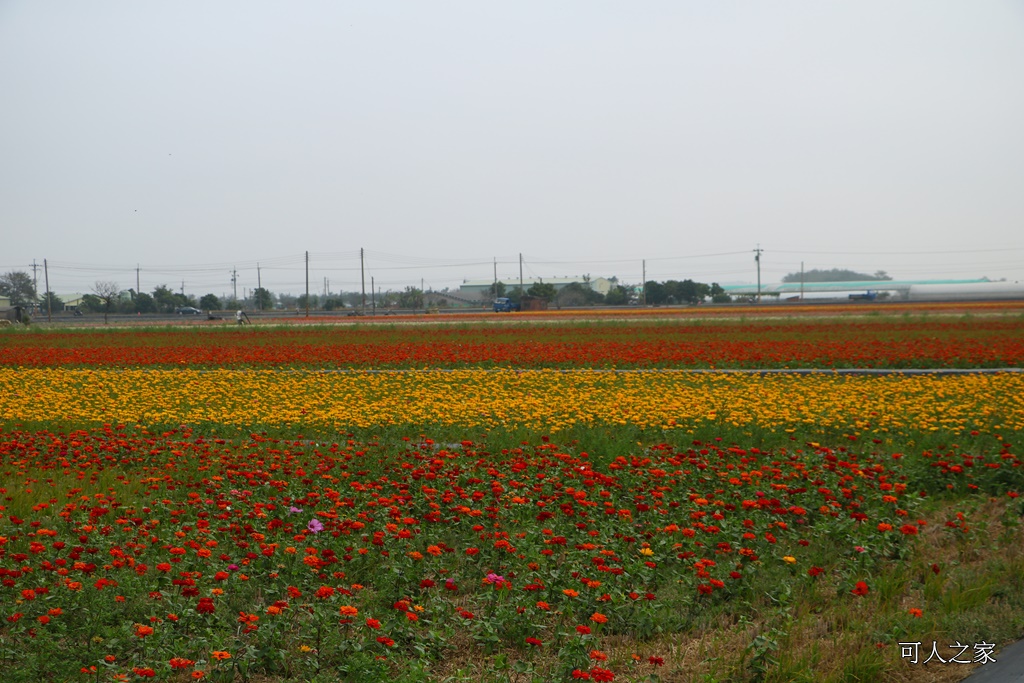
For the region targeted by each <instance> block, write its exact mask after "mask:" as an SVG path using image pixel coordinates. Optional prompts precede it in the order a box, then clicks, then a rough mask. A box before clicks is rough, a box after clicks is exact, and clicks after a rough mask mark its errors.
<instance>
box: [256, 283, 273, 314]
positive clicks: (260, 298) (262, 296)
mask: <svg viewBox="0 0 1024 683" xmlns="http://www.w3.org/2000/svg"><path fill="white" fill-rule="evenodd" d="M252 301H253V305H254V306H255V307H256V308H258V309H259V310H261V311H266V310H269V309H271V308H273V307H274V295H273V294H271V293H270V290H268V289H266V288H265V287H257V288H256V289H254V290H252Z"/></svg>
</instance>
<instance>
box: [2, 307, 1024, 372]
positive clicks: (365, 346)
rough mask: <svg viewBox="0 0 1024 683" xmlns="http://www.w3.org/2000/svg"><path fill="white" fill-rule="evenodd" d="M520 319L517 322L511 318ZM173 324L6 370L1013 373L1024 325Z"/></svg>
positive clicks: (94, 336) (22, 345)
mask: <svg viewBox="0 0 1024 683" xmlns="http://www.w3.org/2000/svg"><path fill="white" fill-rule="evenodd" d="M516 320H519V319H518V318H517V319H516ZM526 320H528V321H529V322H525V323H522V324H508V323H506V324H500V323H494V324H473V325H467V324H463V325H454V324H453V325H402V324H377V325H355V326H352V325H350V326H319V327H313V328H310V327H302V326H292V327H287V328H281V327H274V328H259V327H255V328H243V329H238V328H228V329H225V328H223V327H214V328H203V327H198V328H196V327H194V326H189V327H178V328H173V327H170V328H163V329H144V330H134V331H133V333H132V334H124V333H123V332H119V331H90V332H88V333H84V332H82V331H74V332H66V333H63V334H61V333H51V334H26V335H18V336H14V337H12V338H11V339H7V340H5V344H4V356H3V358H2V359H0V365H3V366H12V367H62V366H74V367H111V366H113V367H146V366H171V367H182V366H185V367H224V366H230V367H238V366H244V367H271V368H276V367H281V366H288V367H311V368H318V369H319V368H378V369H383V368H410V367H412V368H437V367H444V368H456V367H465V366H473V367H516V368H524V369H525V368H552V367H565V368H683V367H694V368H709V367H718V368H775V367H792V368H796V367H822V368H832V367H836V368H843V367H856V368H901V367H911V368H921V367H927V368H931V367H934V368H942V367H1016V366H1019V365H1021V363H1022V362H1024V318H1021V317H1019V316H1014V317H1009V316H987V317H977V318H967V319H965V318H963V317H958V318H953V319H947V318H935V317H932V318H929V317H927V316H921V317H919V318H907V319H904V318H893V317H878V318H852V319H851V318H828V319H827V320H824V321H823V320H821V319H813V318H812V319H798V320H791V321H781V322H780V321H778V320H756V319H755V320H750V321H744V320H733V321H721V320H712V321H707V320H703V319H699V318H696V319H692V318H691V319H676V320H667V321H666V320H658V321H649V320H639V321H630V322H629V323H628V324H627V323H624V322H622V321H619V322H615V321H605V322H594V321H578V320H566V321H559V320H558V319H557V318H553V317H548V318H540V319H532V320H531V319H526Z"/></svg>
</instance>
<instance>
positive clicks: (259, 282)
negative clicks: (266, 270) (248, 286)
mask: <svg viewBox="0 0 1024 683" xmlns="http://www.w3.org/2000/svg"><path fill="white" fill-rule="evenodd" d="M256 289H257V292H256V300H257V302H258V304H259V307H260V310H261V311H262V310H263V280H262V279H261V278H260V264H259V263H257V264H256Z"/></svg>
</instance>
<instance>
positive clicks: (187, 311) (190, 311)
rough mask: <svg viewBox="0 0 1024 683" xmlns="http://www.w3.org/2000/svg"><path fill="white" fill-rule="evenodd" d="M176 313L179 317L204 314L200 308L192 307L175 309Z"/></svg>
mask: <svg viewBox="0 0 1024 683" xmlns="http://www.w3.org/2000/svg"><path fill="white" fill-rule="evenodd" d="M174 312H175V313H177V314H178V315H202V314H203V312H202V311H200V310H199V309H198V308H193V307H192V306H179V307H178V308H176V309H174Z"/></svg>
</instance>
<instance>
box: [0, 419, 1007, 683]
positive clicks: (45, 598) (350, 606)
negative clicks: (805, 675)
mask: <svg viewBox="0 0 1024 683" xmlns="http://www.w3.org/2000/svg"><path fill="white" fill-rule="evenodd" d="M727 443H728V440H727V439H725V440H712V441H710V442H696V443H692V444H689V445H687V446H675V445H671V444H668V443H655V444H651V445H649V446H646V447H636V448H634V449H633V450H631V451H630V452H613V453H610V452H589V453H588V452H582V451H580V450H579V449H578V448H576V447H574V446H572V445H571V444H557V443H555V442H554V441H552V440H549V439H548V438H547V437H543V438H540V439H537V440H536V441H535V442H533V443H530V444H519V445H512V444H509V443H495V444H491V443H488V442H486V441H474V440H471V439H464V440H462V441H460V442H454V443H445V444H442V443H435V442H434V441H432V440H430V439H427V438H424V437H409V438H408V439H405V440H396V441H394V442H389V443H380V442H360V441H356V440H354V439H351V438H347V439H346V438H343V439H340V440H338V441H337V442H310V441H309V440H276V439H270V438H266V437H261V436H259V435H251V436H249V437H246V438H242V439H238V440H228V439H223V438H215V437H210V436H201V435H198V434H194V433H191V432H189V431H188V430H185V431H178V430H171V431H169V432H166V433H150V432H148V431H147V430H145V429H142V428H126V427H124V426H107V427H106V428H104V429H97V430H93V431H75V432H71V433H62V432H22V431H2V432H0V471H2V473H3V476H4V481H5V482H7V485H6V488H5V489H3V490H0V494H2V495H3V496H4V509H3V514H2V515H0V577H2V581H0V601H2V605H3V609H4V610H5V612H4V613H3V615H2V616H3V618H4V619H5V621H4V622H2V623H3V624H4V626H3V628H2V629H0V643H3V644H6V646H7V649H5V650H4V659H5V666H6V667H7V670H8V671H15V672H22V680H33V679H34V680H42V679H43V678H59V679H68V678H70V677H72V676H73V675H74V674H75V673H78V672H79V671H84V672H85V673H86V674H90V673H91V672H92V671H96V672H97V674H107V675H111V676H115V677H116V676H117V675H126V674H130V673H132V674H135V675H137V676H139V677H147V676H159V677H160V678H167V677H170V676H173V675H175V673H176V672H183V674H185V673H187V674H189V675H192V676H193V678H201V677H206V676H210V677H213V678H215V679H216V677H223V678H224V679H225V680H228V679H229V677H233V676H234V675H235V674H236V673H238V674H241V675H242V676H243V677H244V676H248V675H253V674H257V673H258V674H261V675H266V676H296V677H300V678H305V677H311V676H314V675H316V673H317V672H319V671H322V670H326V669H328V668H329V669H331V670H334V671H341V672H346V671H347V672H349V673H350V674H353V675H357V676H362V677H363V678H362V679H363V680H372V679H374V677H378V678H381V679H383V678H385V677H386V676H387V673H388V670H389V667H390V666H391V664H390V661H392V660H393V659H396V658H397V659H398V660H406V659H408V658H419V659H421V660H423V661H430V660H434V659H437V658H440V657H442V656H445V655H446V654H450V648H451V644H452V643H456V642H469V643H475V644H476V645H477V646H479V647H482V648H485V649H487V648H513V649H515V650H518V651H520V652H521V655H522V657H523V658H524V659H528V658H529V657H530V656H531V655H530V652H531V651H534V650H546V651H548V652H549V653H551V654H553V655H555V656H554V657H553V658H551V659H549V660H548V663H547V664H546V666H547V667H548V669H547V670H546V673H545V675H546V677H547V678H548V680H555V679H568V678H571V677H576V678H580V677H583V676H582V675H583V674H587V675H588V676H590V677H592V678H593V679H595V680H612V678H614V676H615V671H622V670H625V669H627V668H629V667H635V666H638V663H639V665H642V666H650V667H652V668H653V667H655V666H656V665H657V664H658V663H659V662H660V661H662V660H663V658H662V655H663V654H665V653H661V652H658V651H656V650H649V649H645V648H643V646H639V647H638V650H639V651H638V652H636V653H635V656H636V660H633V659H629V660H626V659H623V658H622V657H620V656H612V657H611V658H609V657H608V655H607V653H606V650H607V649H608V648H607V647H606V645H607V644H609V643H610V642H611V640H614V638H616V637H622V636H628V637H630V638H634V639H636V640H637V642H640V641H642V640H643V639H644V638H647V637H649V636H651V635H652V634H654V633H655V632H658V631H662V630H666V631H669V632H671V631H672V630H679V629H681V628H684V627H685V625H686V624H687V623H692V620H694V619H697V618H699V615H700V614H701V613H702V612H703V611H706V610H709V609H714V608H716V606H717V607H719V608H720V607H722V606H724V605H727V604H728V603H729V602H730V601H743V600H746V599H750V598H751V596H753V595H755V594H758V595H759V594H761V593H763V592H765V591H768V592H771V591H773V590H776V589H777V588H781V587H782V586H783V585H785V584H792V583H793V582H805V583H810V584H815V585H819V586H820V590H823V591H827V592H829V593H833V594H835V593H838V594H845V595H846V596H847V597H846V599H847V600H850V601H856V600H858V599H860V598H862V597H863V596H865V595H867V594H868V593H870V591H871V590H872V578H871V577H872V569H873V568H874V567H875V566H876V564H877V563H878V562H879V561H880V560H882V559H884V558H886V557H888V556H891V555H892V554H893V553H898V552H899V548H900V547H901V546H902V545H904V544H905V543H906V542H907V540H908V539H912V538H914V537H915V536H916V535H917V534H918V533H920V532H921V531H922V529H923V527H924V525H925V522H924V520H921V519H920V518H919V517H918V515H917V514H916V508H917V506H918V501H919V500H920V496H921V495H924V493H926V492H923V491H922V490H921V488H920V486H921V484H920V483H919V482H917V481H912V480H908V477H907V471H906V470H905V465H906V463H907V460H906V459H903V458H894V457H892V456H891V455H890V454H886V453H875V452H872V450H871V449H870V448H869V449H865V450H863V451H860V450H854V448H847V447H846V446H840V447H833V448H830V447H824V446H820V445H817V444H815V445H812V446H810V447H806V448H796V447H794V448H788V449H787V448H775V449H766V450H762V449H758V448H739V447H736V446H727V445H725V444H727ZM908 457H913V458H915V459H918V460H917V462H918V464H920V463H921V462H922V461H924V460H931V459H932V458H933V457H934V454H921V453H919V454H915V455H914V456H908ZM941 459H942V462H943V465H942V467H941V468H939V469H941V473H940V472H939V470H938V469H936V470H935V471H936V475H937V477H938V479H936V480H935V481H934V482H933V485H934V487H935V488H939V489H941V487H942V486H943V485H944V484H945V483H947V482H948V483H952V482H958V481H961V480H963V478H964V477H967V476H968V475H969V474H972V472H971V471H970V470H972V469H976V473H977V474H978V476H977V477H975V478H973V479H972V480H971V481H972V482H975V483H973V484H972V485H973V486H976V487H978V486H980V487H981V488H982V489H983V490H987V491H989V492H993V493H996V492H998V493H1000V494H1005V493H1006V492H1007V491H1006V490H1005V488H1004V487H1003V484H1002V483H1000V482H999V481H998V480H997V479H994V478H991V477H990V474H992V473H994V472H996V471H997V470H998V469H999V468H1001V467H1002V468H1007V469H1011V470H1014V471H1015V472H1017V476H1018V477H1019V473H1020V465H1021V463H1020V460H1019V459H1018V458H1017V457H1016V456H1015V455H1014V454H1013V453H1012V450H1011V446H1010V444H1009V443H1003V444H1002V445H1001V446H999V448H998V449H997V450H993V452H992V453H990V454H989V455H987V456H978V455H969V454H966V453H957V454H945V455H942V456H941ZM989 465H995V466H996V467H995V468H991V467H988V466H989ZM933 490H934V489H933ZM1009 493H1010V495H1016V491H1015V490H1012V491H1010V492H1009ZM958 525H959V522H957V524H955V525H954V526H953V527H951V532H952V533H956V532H958V531H959V529H958ZM965 530H966V527H965ZM15 643H16V644H17V647H14V644H15ZM47 653H50V654H51V655H54V654H56V653H61V656H60V657H54V656H51V657H48V656H47ZM595 653H596V654H595ZM96 667H99V669H98V670H97V669H96ZM359 672H362V673H359ZM15 678H17V677H15ZM9 680H15V679H9Z"/></svg>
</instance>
